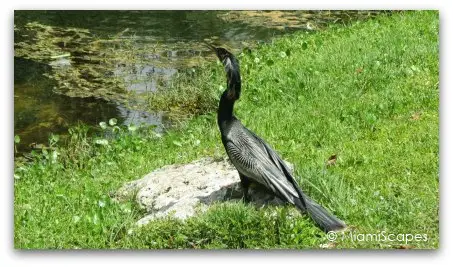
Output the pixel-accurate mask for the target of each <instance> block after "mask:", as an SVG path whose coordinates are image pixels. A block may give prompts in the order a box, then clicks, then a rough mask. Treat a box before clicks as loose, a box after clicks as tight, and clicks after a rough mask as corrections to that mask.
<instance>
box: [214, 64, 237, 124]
mask: <svg viewBox="0 0 453 267" xmlns="http://www.w3.org/2000/svg"><path fill="white" fill-rule="evenodd" d="M223 65H224V66H225V72H226V76H227V89H226V90H225V91H224V92H223V94H222V96H221V98H220V102H219V110H218V113H217V121H218V123H219V125H221V123H222V122H224V121H229V120H231V119H232V118H233V107H234V102H236V100H238V99H239V97H240V96H241V75H240V73H239V64H238V63H237V61H236V59H234V58H226V59H224V60H223Z"/></svg>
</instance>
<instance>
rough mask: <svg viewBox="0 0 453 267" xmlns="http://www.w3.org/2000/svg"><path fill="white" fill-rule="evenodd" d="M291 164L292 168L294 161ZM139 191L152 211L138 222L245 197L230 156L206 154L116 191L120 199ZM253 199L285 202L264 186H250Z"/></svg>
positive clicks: (140, 201)
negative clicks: (217, 158)
mask: <svg viewBox="0 0 453 267" xmlns="http://www.w3.org/2000/svg"><path fill="white" fill-rule="evenodd" d="M287 165H288V166H289V167H290V168H292V166H291V164H289V163H287ZM134 195H135V199H136V201H137V202H138V204H139V205H140V206H141V207H142V208H144V209H146V211H147V212H148V215H146V216H145V217H144V218H142V219H140V220H139V221H138V222H137V224H138V225H143V224H146V223H148V222H149V221H150V220H152V219H154V218H160V217H164V216H167V215H170V216H174V217H176V218H180V219H185V218H187V217H190V216H193V215H194V214H195V213H196V212H203V211H205V210H206V209H207V207H208V206H209V205H210V204H212V203H214V202H224V201H241V200H242V195H243V191H242V187H241V185H240V179H239V175H238V173H237V171H236V169H235V168H234V166H232V165H231V164H230V162H229V161H228V160H227V159H223V160H214V159H211V158H203V159H201V160H197V161H194V162H191V163H188V164H184V165H167V166H164V167H162V168H160V169H157V170H154V171H153V172H151V173H149V174H147V175H145V176H144V177H143V178H141V179H139V180H135V181H132V182H128V183H126V184H124V185H123V187H121V188H120V189H119V190H118V191H117V192H116V193H115V198H116V199H117V200H121V199H125V198H130V197H133V196H134ZM249 197H250V200H251V203H253V204H255V205H256V206H258V207H260V206H263V205H264V204H268V205H280V204H283V202H282V201H281V200H280V199H278V198H276V197H274V196H273V195H271V194H269V193H268V192H266V191H265V189H264V188H262V187H253V186H251V187H250V190H249Z"/></svg>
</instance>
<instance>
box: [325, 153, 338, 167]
mask: <svg viewBox="0 0 453 267" xmlns="http://www.w3.org/2000/svg"><path fill="white" fill-rule="evenodd" d="M336 162H337V155H336V154H333V155H331V156H330V157H329V159H327V163H326V165H327V166H332V165H335V163H336Z"/></svg>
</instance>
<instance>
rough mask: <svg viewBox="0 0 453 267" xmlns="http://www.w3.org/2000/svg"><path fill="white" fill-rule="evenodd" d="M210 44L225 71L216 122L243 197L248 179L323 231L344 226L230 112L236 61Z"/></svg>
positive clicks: (235, 94)
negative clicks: (294, 207) (307, 215)
mask: <svg viewBox="0 0 453 267" xmlns="http://www.w3.org/2000/svg"><path fill="white" fill-rule="evenodd" d="M209 46H210V45H209ZM210 48H211V49H213V50H214V51H215V52H216V54H217V56H218V57H219V59H220V60H221V61H222V63H223V65H224V66H225V72H226V74H227V89H226V90H225V91H224V92H223V94H222V96H221V98H220V101H219V109H218V113H217V123H218V126H219V130H220V133H221V137H222V143H223V145H224V147H225V150H226V152H227V154H228V157H229V159H230V160H231V162H232V164H233V165H234V166H235V167H236V169H237V171H238V172H239V176H240V179H241V183H242V186H243V188H244V198H245V199H246V200H247V198H248V197H247V195H248V187H249V185H250V183H252V182H254V183H258V184H261V185H262V186H264V187H265V188H267V189H268V190H270V191H271V192H273V193H274V194H275V195H276V196H278V197H279V198H281V199H282V200H285V201H287V202H289V203H291V204H293V205H295V206H296V207H298V208H299V209H300V210H301V211H302V212H308V214H309V215H310V216H311V217H312V218H313V220H314V221H315V222H316V223H317V224H318V225H319V226H320V227H321V228H322V229H323V230H324V231H326V232H328V231H332V230H339V229H342V228H344V227H346V225H345V224H344V223H343V222H342V221H340V220H339V219H337V218H336V217H334V216H333V215H331V214H329V213H328V212H327V211H326V210H325V209H324V208H323V207H321V206H320V205H319V204H317V203H316V202H314V201H313V200H311V199H310V198H309V197H308V196H306V195H305V194H304V193H303V192H302V190H301V189H300V188H299V186H298V184H297V182H296V181H295V179H294V177H293V176H292V174H291V172H290V171H289V169H288V167H287V166H286V164H285V163H284V162H283V160H282V159H281V158H280V156H279V155H278V154H277V153H276V152H275V151H274V150H273V149H272V148H271V147H270V146H269V145H268V144H267V143H266V142H265V141H264V140H263V139H261V138H260V137H258V136H257V135H256V134H255V133H253V132H252V131H250V130H249V129H247V128H246V127H244V125H242V123H241V122H240V121H239V120H238V119H237V118H236V117H235V116H234V115H233V107H234V103H235V101H236V100H237V99H239V97H240V93H241V77H240V70H239V63H238V62H237V60H236V58H235V57H234V56H233V55H232V54H231V53H230V52H228V51H227V50H225V49H223V48H215V47H212V46H210Z"/></svg>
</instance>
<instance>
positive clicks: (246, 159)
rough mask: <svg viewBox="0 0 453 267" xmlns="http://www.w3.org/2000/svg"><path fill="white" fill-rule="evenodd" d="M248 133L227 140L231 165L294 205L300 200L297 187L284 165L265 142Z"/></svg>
mask: <svg viewBox="0 0 453 267" xmlns="http://www.w3.org/2000/svg"><path fill="white" fill-rule="evenodd" d="M244 129H245V128H244ZM248 133H251V132H249V131H247V132H242V131H241V133H238V134H237V135H236V136H235V137H236V138H234V140H231V139H229V140H227V141H226V144H225V146H226V148H227V152H228V155H229V156H230V160H231V162H232V163H233V165H234V166H235V167H236V169H237V170H238V171H239V172H240V173H242V174H243V175H245V176H247V177H249V178H250V179H252V180H254V181H256V182H258V183H260V184H262V185H264V186H266V187H267V188H269V189H270V190H272V191H273V192H274V193H276V194H277V195H278V196H281V197H284V198H285V199H286V200H287V201H289V202H291V203H292V202H294V201H293V199H294V198H299V194H298V190H297V189H296V187H295V186H297V184H295V183H292V181H293V180H294V178H293V177H292V176H291V174H290V173H289V170H288V168H287V167H286V165H285V163H284V162H283V161H282V160H281V159H280V157H279V156H278V155H277V154H276V153H275V152H274V151H273V150H272V149H270V147H269V146H268V145H267V144H266V143H265V142H264V141H263V140H261V139H260V138H259V137H257V136H256V135H255V134H253V133H252V134H248Z"/></svg>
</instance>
